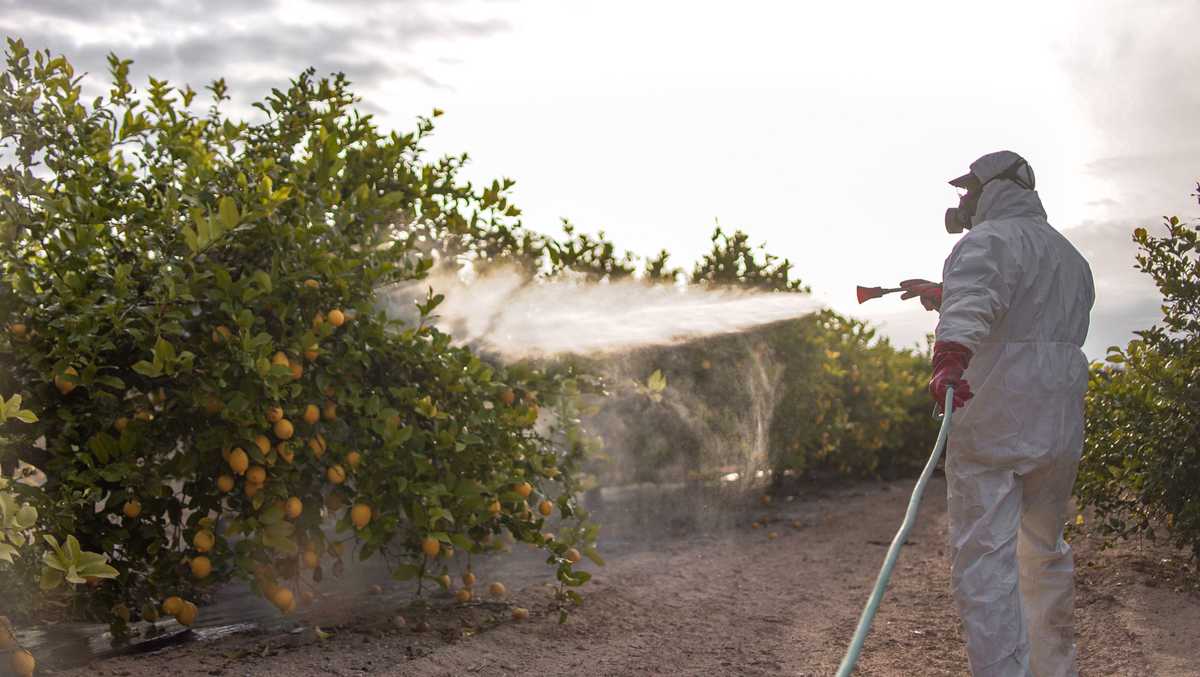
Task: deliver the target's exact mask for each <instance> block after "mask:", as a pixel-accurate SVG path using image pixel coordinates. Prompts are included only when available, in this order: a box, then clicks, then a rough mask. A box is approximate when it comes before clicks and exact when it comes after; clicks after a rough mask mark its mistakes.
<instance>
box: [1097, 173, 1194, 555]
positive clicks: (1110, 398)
mask: <svg viewBox="0 0 1200 677" xmlns="http://www.w3.org/2000/svg"><path fill="white" fill-rule="evenodd" d="M1198 197H1200V195H1198ZM1164 226H1165V233H1163V234H1162V235H1157V236H1156V235H1152V234H1151V233H1150V232H1148V231H1147V230H1146V229H1144V228H1138V229H1137V230H1136V231H1134V235H1133V239H1134V241H1135V242H1136V243H1137V245H1138V249H1139V252H1138V255H1137V268H1138V269H1139V270H1141V271H1143V272H1145V273H1146V274H1147V275H1149V276H1150V277H1151V278H1153V280H1154V283H1155V284H1156V285H1157V286H1158V290H1159V292H1160V293H1161V294H1162V297H1163V306H1162V311H1163V321H1162V324H1161V325H1156V326H1154V327H1151V328H1150V329H1147V330H1145V331H1142V332H1138V334H1139V338H1137V339H1135V340H1133V341H1130V342H1129V344H1128V345H1127V346H1126V347H1124V348H1119V347H1117V346H1113V347H1112V348H1110V349H1109V356H1108V359H1107V364H1097V365H1094V366H1093V369H1092V378H1091V386H1090V388H1089V390H1088V399H1087V415H1088V419H1087V421H1088V422H1087V426H1088V428H1087V445H1086V448H1085V450H1084V455H1083V460H1082V462H1081V464H1080V468H1079V481H1078V483H1077V484H1076V488H1075V491H1076V496H1077V497H1078V499H1079V502H1080V504H1081V505H1082V506H1091V507H1094V508H1095V509H1096V511H1097V516H1098V523H1097V526H1098V527H1099V528H1100V529H1101V530H1102V531H1103V532H1104V533H1106V534H1108V535H1110V536H1114V537H1128V536H1131V535H1134V534H1145V535H1149V536H1153V535H1154V533H1155V528H1156V526H1157V525H1165V526H1166V527H1167V529H1168V531H1169V533H1170V535H1171V537H1172V539H1173V540H1174V541H1175V543H1177V544H1178V545H1180V546H1183V547H1186V548H1189V549H1190V550H1191V552H1192V553H1193V555H1194V556H1196V557H1198V558H1200V417H1198V416H1197V412H1200V225H1198V224H1196V223H1191V224H1189V223H1185V222H1182V221H1180V220H1179V219H1178V218H1176V217H1171V218H1169V219H1166V221H1165V224H1164Z"/></svg>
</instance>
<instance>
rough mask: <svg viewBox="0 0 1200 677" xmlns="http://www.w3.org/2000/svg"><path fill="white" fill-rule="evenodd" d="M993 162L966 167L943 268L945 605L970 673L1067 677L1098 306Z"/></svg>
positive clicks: (1036, 203) (1039, 216)
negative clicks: (948, 375) (963, 198)
mask: <svg viewBox="0 0 1200 677" xmlns="http://www.w3.org/2000/svg"><path fill="white" fill-rule="evenodd" d="M1019 159H1020V158H1019V156H1017V155H1016V154H1015V153H1011V152H1008V151H1002V152H999V153H992V154H989V155H985V156H984V157H982V158H980V159H979V160H977V161H976V162H975V163H973V164H972V165H971V170H972V173H973V174H975V175H976V177H978V178H979V179H980V181H981V182H982V183H984V184H985V185H984V187H983V191H982V194H981V195H980V197H979V202H978V206H977V208H976V211H975V214H974V216H973V218H972V226H973V227H972V228H971V230H969V231H968V232H967V233H966V234H965V235H963V236H962V238H961V239H960V240H959V242H958V244H957V245H956V246H955V247H954V249H953V251H952V252H951V254H950V256H949V257H948V258H947V259H946V264H945V267H944V270H943V285H944V286H943V297H942V307H941V316H940V318H939V321H938V326H937V340H938V341H952V342H954V343H958V344H960V345H962V346H965V347H966V348H967V349H968V350H970V351H971V353H972V358H971V362H970V365H969V367H968V368H967V370H966V372H965V374H964V375H963V376H964V378H965V379H966V381H967V382H968V383H969V384H970V387H971V391H972V392H973V393H974V394H975V397H974V399H972V400H971V401H969V402H967V403H966V405H965V406H964V407H963V408H962V409H960V410H957V411H955V412H954V427H953V429H952V431H951V434H950V440H949V446H948V450H947V462H946V476H947V485H948V492H949V509H950V541H951V543H950V545H951V552H952V556H953V563H952V573H953V586H954V592H955V598H956V601H957V603H958V607H959V613H960V615H961V616H962V619H963V623H964V629H965V631H966V636H967V653H968V656H969V658H970V662H971V669H972V672H973V673H974V674H975V675H977V676H979V675H989V676H990V675H997V676H999V675H1005V676H1007V675H1013V676H1017V675H1022V676H1023V675H1030V674H1032V675H1037V676H1038V677H1042V676H1043V675H1053V676H1058V675H1073V674H1076V672H1075V647H1074V632H1073V628H1072V614H1073V593H1072V590H1073V580H1074V569H1073V565H1072V560H1071V549H1070V546H1068V545H1067V544H1066V542H1065V541H1063V539H1062V530H1063V525H1064V523H1065V522H1066V519H1067V511H1068V500H1069V498H1070V493H1071V487H1072V485H1073V484H1074V481H1075V473H1076V471H1077V469H1078V465H1079V456H1080V453H1081V451H1082V447H1083V429H1084V428H1083V423H1084V422H1083V411H1084V410H1083V407H1084V404H1083V397H1084V393H1085V391H1086V389H1087V381H1088V361H1087V359H1086V358H1085V357H1084V354H1083V351H1082V350H1081V346H1082V345H1083V341H1084V339H1085V338H1086V336H1087V331H1088V317H1089V313H1090V311H1091V308H1092V303H1093V301H1094V299H1095V289H1094V287H1093V283H1092V274H1091V269H1090V268H1089V267H1088V264H1087V262H1086V261H1085V260H1084V258H1083V256H1081V255H1080V254H1079V252H1078V251H1077V250H1076V249H1075V248H1074V247H1073V246H1072V245H1071V244H1070V242H1068V241H1067V240H1066V238H1064V237H1063V236H1062V235H1061V234H1059V232H1058V231H1056V230H1055V229H1054V228H1052V227H1051V226H1050V224H1049V223H1048V222H1047V220H1046V211H1045V210H1044V209H1043V208H1042V203H1041V200H1040V199H1039V198H1038V194H1037V193H1036V192H1035V191H1034V190H1031V189H1029V188H1026V187H1024V186H1023V185H1021V184H1022V183H1025V184H1026V185H1029V186H1032V185H1033V183H1032V178H1033V176H1032V170H1029V181H1028V182H1024V181H1014V180H1011V179H1008V178H1003V177H1002V178H997V179H995V180H991V181H989V179H992V178H993V177H994V176H996V175H997V174H999V173H1002V172H1003V171H1004V170H1006V169H1008V168H1010V167H1011V166H1012V165H1013V161H1014V160H1019Z"/></svg>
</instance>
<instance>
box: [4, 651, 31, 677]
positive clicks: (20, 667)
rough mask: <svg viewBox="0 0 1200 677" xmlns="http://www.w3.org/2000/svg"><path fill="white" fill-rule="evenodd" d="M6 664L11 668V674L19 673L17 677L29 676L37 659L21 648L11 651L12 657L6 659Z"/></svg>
mask: <svg viewBox="0 0 1200 677" xmlns="http://www.w3.org/2000/svg"><path fill="white" fill-rule="evenodd" d="M8 666H9V668H11V669H12V671H13V674H15V675H19V677H30V676H31V675H32V674H33V671H34V669H35V668H37V661H36V660H34V659H33V654H31V653H29V652H28V651H26V650H25V649H21V650H20V651H15V652H13V654H12V658H10V659H9V660H8Z"/></svg>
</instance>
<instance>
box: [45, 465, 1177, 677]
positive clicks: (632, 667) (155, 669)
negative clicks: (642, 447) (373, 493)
mask: <svg viewBox="0 0 1200 677" xmlns="http://www.w3.org/2000/svg"><path fill="white" fill-rule="evenodd" d="M912 484H913V483H912V481H911V480H909V481H901V482H894V483H866V484H859V485H854V486H849V487H843V488H838V489H830V490H825V491H824V492H823V495H820V496H818V497H808V498H796V499H795V500H790V501H789V500H786V499H783V498H781V499H778V500H776V501H774V502H773V503H772V505H771V506H768V507H762V508H759V509H757V510H752V511H749V512H747V513H746V517H745V519H744V520H739V523H738V524H736V525H734V526H733V527H731V528H727V529H723V530H718V531H717V532H715V533H714V532H708V533H705V534H703V535H699V534H695V533H693V534H690V535H687V534H685V535H681V536H677V537H669V538H665V539H663V540H662V541H660V542H659V544H658V545H657V546H655V547H647V546H645V545H643V546H641V547H630V548H627V549H626V552H621V553H618V554H617V555H615V556H610V560H609V562H608V564H607V566H605V567H602V568H601V567H592V569H593V571H594V572H595V579H594V582H593V584H589V585H588V586H587V587H586V588H585V591H586V592H585V594H586V598H585V603H584V605H583V606H582V607H581V608H579V609H577V610H575V611H574V612H573V613H572V615H571V617H570V619H569V620H568V621H567V623H566V624H564V625H559V624H558V622H557V620H558V619H557V615H556V614H554V613H553V612H552V610H551V609H550V601H549V597H548V595H547V594H546V590H545V588H544V587H543V586H541V585H538V584H535V583H530V584H528V585H522V586H513V587H517V589H515V590H513V591H511V594H512V597H511V599H510V600H507V601H506V602H504V603H484V604H476V605H471V606H467V607H450V606H449V605H446V603H445V602H439V604H442V605H443V607H442V608H441V609H439V610H437V611H435V612H433V613H430V614H428V615H427V616H426V615H425V614H423V613H421V612H419V611H413V610H412V609H402V610H400V615H401V616H402V617H403V618H404V624H403V625H399V624H398V623H396V620H395V619H396V615H397V609H396V608H395V607H394V606H393V607H391V608H387V606H386V605H380V604H378V603H376V604H372V603H368V602H364V603H362V604H353V605H349V609H344V610H343V611H342V612H340V613H334V612H322V613H321V615H320V617H319V618H307V619H305V618H303V617H301V619H300V622H299V623H296V624H294V627H291V628H284V629H279V630H270V631H262V630H260V631H256V632H250V633H242V634H234V635H231V636H227V637H224V638H221V639H219V640H209V641H198V642H191V643H188V644H184V645H182V646H177V647H174V648H169V649H166V650H163V651H160V652H158V653H155V654H146V655H141V656H125V657H119V658H113V659H108V660H103V661H96V662H93V663H92V664H90V665H88V666H85V667H80V668H78V669H75V670H72V671H68V672H64V673H60V674H69V675H80V676H82V675H114V676H128V677H140V676H143V675H154V676H156V677H158V676H161V675H164V674H172V675H190V674H201V675H204V674H207V675H231V676H232V675H271V676H273V677H282V676H284V675H288V676H291V675H365V674H388V675H431V676H435V675H519V674H537V675H570V674H577V675H829V674H833V672H834V671H835V670H836V668H837V665H838V662H839V661H840V659H841V656H842V652H843V651H844V649H845V646H846V643H847V642H848V640H849V638H850V635H851V633H852V632H853V630H854V626H855V623H856V621H857V617H858V614H859V612H860V610H861V608H862V605H863V603H864V602H865V599H866V596H867V594H868V593H869V591H870V587H871V585H872V584H873V582H874V577H875V574H876V572H877V570H878V568H879V565H880V563H881V562H882V559H883V556H884V553H885V551H886V549H887V544H888V542H889V541H890V539H891V537H892V535H893V533H894V530H895V529H896V527H897V526H898V523H899V520H900V517H901V516H902V515H903V511H904V508H905V505H906V503H907V501H908V496H909V492H910V491H911V488H912ZM945 510H946V501H945V484H944V482H942V481H941V480H940V479H935V481H934V482H933V483H931V484H930V486H929V491H928V493H927V494H926V499H925V502H924V504H923V507H922V512H921V517H920V521H919V523H918V525H917V527H916V529H915V530H914V531H913V533H912V535H911V537H910V543H909V545H908V546H906V547H905V549H904V551H903V553H902V554H901V557H900V561H899V563H898V565H897V567H896V571H895V575H894V577H893V579H892V585H891V587H890V589H889V592H888V593H887V595H886V597H885V599H884V602H883V604H882V606H881V609H880V612H879V615H878V617H877V618H876V621H875V625H874V629H873V630H872V633H871V636H870V637H869V639H868V640H867V645H866V650H865V652H864V654H863V657H862V660H861V661H860V663H859V669H858V672H857V673H856V674H860V675H926V676H930V675H964V674H966V673H967V670H966V654H965V652H964V650H963V644H962V637H961V634H960V631H959V627H958V622H957V618H956V615H955V611H954V606H953V601H952V599H951V596H950V593H949V586H950V584H949V571H948V564H947V561H946V557H945V529H946V513H945ZM755 519H758V520H760V521H765V522H766V524H765V526H763V527H762V528H759V529H753V528H751V527H750V522H751V521H753V520H755ZM772 532H773V533H775V534H776V535H777V537H776V538H774V539H772V538H769V534H770V533H772ZM1075 540H1076V556H1077V563H1078V571H1079V573H1078V576H1077V595H1076V598H1077V609H1076V620H1077V629H1078V633H1079V655H1080V668H1081V673H1082V674H1083V675H1147V676H1151V675H1152V676H1156V677H1171V676H1176V675H1178V676H1183V675H1198V674H1200V644H1197V642H1196V639H1197V638H1200V593H1197V592H1195V584H1194V581H1192V582H1191V583H1189V582H1188V579H1187V578H1186V574H1185V572H1184V570H1183V568H1182V566H1181V564H1180V562H1181V561H1182V560H1181V558H1180V557H1179V555H1178V553H1174V552H1172V551H1171V550H1169V549H1167V548H1165V547H1163V546H1160V545H1155V544H1148V543H1143V544H1126V545H1123V546H1120V547H1119V548H1117V549H1115V550H1109V551H1105V552H1100V551H1099V549H1098V548H1097V547H1096V544H1095V543H1094V542H1092V541H1091V540H1089V539H1088V538H1085V537H1079V538H1076V539H1075ZM1188 585H1191V589H1190V590H1189V589H1187V588H1186V587H1185V586H1188ZM509 605H516V606H523V607H527V608H529V609H530V611H531V616H530V618H529V620H527V621H523V622H516V621H511V620H509V608H508V607H509ZM448 607H449V608H448ZM422 620H426V621H427V622H428V623H429V625H430V627H429V628H428V629H426V630H424V631H421V632H419V631H417V630H416V629H415V628H416V627H417V626H418V625H419V624H420V622H421V621H422ZM312 623H319V624H320V626H321V628H322V629H323V630H325V631H328V632H331V633H333V636H332V637H329V638H327V639H325V640H318V639H317V637H316V635H315V632H314V630H313V629H312V627H311V625H310V624H312Z"/></svg>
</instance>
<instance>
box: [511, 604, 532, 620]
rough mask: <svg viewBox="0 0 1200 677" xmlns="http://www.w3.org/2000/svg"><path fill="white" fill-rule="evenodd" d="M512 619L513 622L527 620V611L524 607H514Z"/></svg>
mask: <svg viewBox="0 0 1200 677" xmlns="http://www.w3.org/2000/svg"><path fill="white" fill-rule="evenodd" d="M512 618H513V620H514V621H523V620H525V619H527V618H529V609H526V608H525V607H520V606H519V607H515V608H514V609H513V610H512Z"/></svg>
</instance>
